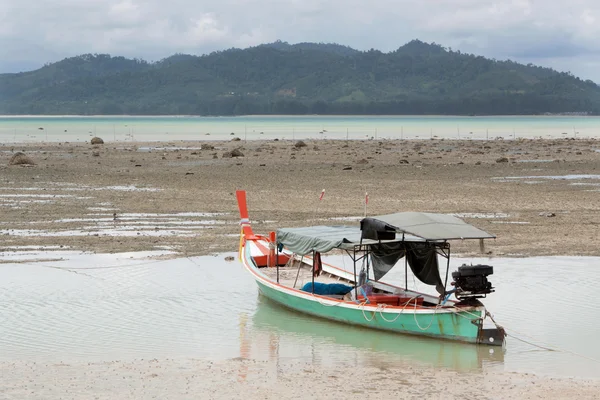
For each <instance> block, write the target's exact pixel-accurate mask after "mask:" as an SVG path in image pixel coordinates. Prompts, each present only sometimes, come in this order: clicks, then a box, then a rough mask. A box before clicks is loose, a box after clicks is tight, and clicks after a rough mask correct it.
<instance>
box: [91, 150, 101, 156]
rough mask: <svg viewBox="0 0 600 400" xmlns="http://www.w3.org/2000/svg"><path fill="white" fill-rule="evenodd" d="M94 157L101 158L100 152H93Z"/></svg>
mask: <svg viewBox="0 0 600 400" xmlns="http://www.w3.org/2000/svg"><path fill="white" fill-rule="evenodd" d="M92 156H94V157H100V152H99V151H92Z"/></svg>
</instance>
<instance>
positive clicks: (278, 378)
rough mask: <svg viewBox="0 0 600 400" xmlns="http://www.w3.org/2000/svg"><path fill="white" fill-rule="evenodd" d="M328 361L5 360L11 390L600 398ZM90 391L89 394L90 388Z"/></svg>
mask: <svg viewBox="0 0 600 400" xmlns="http://www.w3.org/2000/svg"><path fill="white" fill-rule="evenodd" d="M358 371H359V372H360V379H358V380H357V379H356V373H357V369H356V368H353V367H337V368H331V367H329V368H328V367H325V366H320V365H311V364H303V363H294V362H286V363H284V364H283V365H276V364H274V363H273V362H269V361H254V360H248V359H242V358H236V359H230V360H227V361H220V362H213V361H208V360H197V359H187V360H184V359H161V360H158V359H152V360H135V361H112V362H102V363H63V362H59V363H54V364H49V363H31V362H30V363H27V362H25V363H24V362H13V363H6V362H4V363H0V374H1V376H2V377H3V379H2V380H0V393H4V395H6V396H8V397H7V398H9V399H10V398H15V399H16V398H25V397H26V398H28V399H46V400H53V399H59V398H64V396H72V397H73V398H83V397H85V398H92V397H93V398H95V399H115V398H125V397H127V398H130V397H131V398H148V397H149V396H152V397H157V398H169V399H187V398H190V396H191V397H198V396H201V397H202V398H207V399H280V398H286V399H305V398H306V397H307V395H308V396H309V397H316V398H318V397H342V398H343V397H347V396H348V395H351V396H360V397H361V398H367V399H381V398H391V397H398V396H401V397H402V398H410V399H413V398H414V399H421V398H444V399H454V398H456V399H458V398H465V396H466V397H469V396H476V397H477V398H484V399H506V398H519V399H537V398H549V399H561V398H566V397H575V398H577V399H596V398H597V396H598V392H599V390H600V383H599V382H598V381H590V380H579V379H568V378H566V379H554V378H545V377H540V376H536V375H532V374H527V373H506V372H498V373H493V372H485V371H484V372H479V373H475V372H466V373H465V372H463V373H457V372H454V371H448V370H444V369H433V368H427V367H421V366H416V365H412V364H411V365H409V364H402V365H390V364H387V363H385V362H384V363H379V364H378V363H377V362H375V363H374V364H373V366H366V367H361V368H359V369H358ZM84 394H85V395H84Z"/></svg>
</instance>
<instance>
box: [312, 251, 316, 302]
mask: <svg viewBox="0 0 600 400" xmlns="http://www.w3.org/2000/svg"><path fill="white" fill-rule="evenodd" d="M312 255H313V257H312V259H313V267H312V271H311V275H312V294H315V269H316V268H317V257H316V252H315V251H314V250H313V252H312Z"/></svg>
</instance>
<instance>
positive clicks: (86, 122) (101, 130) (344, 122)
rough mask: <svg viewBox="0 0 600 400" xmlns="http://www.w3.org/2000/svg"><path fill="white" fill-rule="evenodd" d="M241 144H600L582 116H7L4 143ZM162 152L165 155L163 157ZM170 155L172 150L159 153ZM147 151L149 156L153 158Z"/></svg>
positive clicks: (593, 120) (599, 126)
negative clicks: (569, 141)
mask: <svg viewBox="0 0 600 400" xmlns="http://www.w3.org/2000/svg"><path fill="white" fill-rule="evenodd" d="M94 136H100V137H101V138H103V139H104V140H105V141H110V142H132V141H165V142H167V141H175V140H203V141H204V140H228V139H231V138H232V137H238V138H240V139H247V140H256V139H268V140H272V139H275V138H278V139H289V140H294V139H375V140H377V139H384V138H389V139H432V138H446V139H465V140H471V139H473V140H481V139H490V140H492V139H500V138H502V139H518V138H567V137H570V138H574V137H577V138H590V137H595V138H597V137H600V118H598V117H579V116H505V117H498V116H482V117H465V116H360V115H359V116H356V115H343V116H336V115H331V116H315V115H307V116H239V117H194V116H86V117H81V116H0V143H35V142H89V140H90V139H91V138H92V137H94ZM160 147H162V148H163V149H160ZM160 147H159V148H157V149H156V150H159V151H165V150H166V148H170V147H173V146H160ZM151 150H152V149H151V148H143V149H142V151H151Z"/></svg>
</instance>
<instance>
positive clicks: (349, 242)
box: [277, 225, 424, 255]
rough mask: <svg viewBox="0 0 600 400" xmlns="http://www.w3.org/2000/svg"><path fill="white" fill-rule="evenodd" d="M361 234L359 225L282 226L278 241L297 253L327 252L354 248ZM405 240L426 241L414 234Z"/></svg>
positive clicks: (374, 241)
mask: <svg viewBox="0 0 600 400" xmlns="http://www.w3.org/2000/svg"><path fill="white" fill-rule="evenodd" d="M361 235H362V232H361V230H360V228H359V227H358V226H345V225H338V226H308V227H303V228H281V229H278V230H277V242H278V243H279V244H282V245H283V246H285V247H286V248H287V249H288V250H290V251H292V252H294V253H296V254H299V255H305V254H309V253H311V252H312V251H317V252H319V253H327V252H328V251H331V250H333V249H352V248H354V246H355V245H358V244H360V243H361ZM404 240H405V241H413V242H423V241H424V240H423V239H421V238H418V237H415V236H412V235H405V237H404ZM396 241H398V240H396ZM382 242H385V241H382ZM362 243H363V244H375V243H379V241H378V240H370V239H362Z"/></svg>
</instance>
